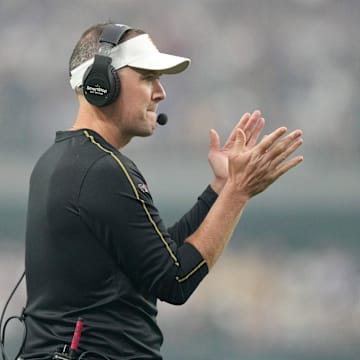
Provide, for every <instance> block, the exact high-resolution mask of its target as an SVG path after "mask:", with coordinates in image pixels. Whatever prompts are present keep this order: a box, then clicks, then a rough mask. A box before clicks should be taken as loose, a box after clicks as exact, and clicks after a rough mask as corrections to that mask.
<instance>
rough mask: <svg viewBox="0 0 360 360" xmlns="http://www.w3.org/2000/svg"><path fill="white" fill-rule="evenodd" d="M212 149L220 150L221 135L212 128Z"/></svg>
mask: <svg viewBox="0 0 360 360" xmlns="http://www.w3.org/2000/svg"><path fill="white" fill-rule="evenodd" d="M209 134H210V150H218V149H219V148H220V137H219V134H218V133H217V131H216V130H214V129H211V130H210V133H209Z"/></svg>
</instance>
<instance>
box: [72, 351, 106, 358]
mask: <svg viewBox="0 0 360 360" xmlns="http://www.w3.org/2000/svg"><path fill="white" fill-rule="evenodd" d="M88 355H95V358H96V357H99V358H103V359H104V360H110V358H108V357H107V356H106V355H104V354H102V353H99V352H96V351H90V350H89V351H84V352H83V353H82V354H81V355H80V356H79V357H78V359H77V360H82V359H86V357H87V356H88Z"/></svg>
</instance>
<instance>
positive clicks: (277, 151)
mask: <svg viewBox="0 0 360 360" xmlns="http://www.w3.org/2000/svg"><path fill="white" fill-rule="evenodd" d="M301 135H302V131H301V130H295V131H293V132H292V133H290V134H289V135H287V136H286V137H284V138H283V139H282V140H281V141H279V142H278V143H277V144H274V145H273V146H272V148H271V149H268V150H267V152H268V156H269V157H270V158H274V159H275V158H276V157H278V156H279V155H280V156H281V157H283V156H284V154H283V153H284V152H285V151H286V150H287V149H288V147H289V146H290V145H291V144H292V143H293V142H294V141H296V140H297V139H299V138H300V136H301Z"/></svg>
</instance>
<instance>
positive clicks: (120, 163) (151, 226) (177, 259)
mask: <svg viewBox="0 0 360 360" xmlns="http://www.w3.org/2000/svg"><path fill="white" fill-rule="evenodd" d="M125 162H126V161H125V160H123V159H121V158H120V157H117V156H116V155H113V156H110V155H107V156H104V157H103V158H101V159H100V160H98V161H97V162H96V163H94V164H93V166H92V167H91V169H90V170H89V171H88V173H87V175H86V178H85V179H84V181H83V184H82V188H81V192H80V195H79V210H80V215H81V219H82V220H83V221H84V222H85V224H86V226H87V227H88V228H89V230H90V231H91V232H92V233H93V234H94V236H95V237H96V238H97V239H98V241H99V242H100V243H101V244H102V246H103V247H104V248H105V249H106V251H108V253H109V254H110V255H111V257H112V258H113V259H114V261H115V262H116V264H117V266H118V267H119V271H123V272H124V273H125V274H126V275H127V276H128V277H129V278H130V279H131V280H132V282H133V283H134V285H135V286H136V287H137V288H138V289H141V291H143V292H144V293H150V294H152V295H154V296H156V297H157V298H159V299H160V300H163V301H166V302H169V303H173V304H183V303H184V302H185V301H186V300H187V299H188V298H189V297H190V295H191V294H192V293H193V291H194V290H195V289H196V288H197V286H198V285H199V283H200V282H201V280H202V279H203V278H204V277H205V276H206V274H207V273H208V267H207V264H206V262H205V260H204V259H203V258H202V256H201V255H200V253H199V252H198V251H197V249H196V248H195V247H193V246H192V245H191V244H188V243H183V240H184V238H185V237H186V234H190V233H191V232H193V231H194V229H195V228H196V227H197V226H198V225H199V223H201V219H202V218H203V217H204V214H205V212H206V208H208V207H209V206H210V204H211V201H212V199H210V198H212V196H209V194H208V193H209V190H207V191H205V194H203V195H202V196H200V199H201V200H198V204H196V205H195V206H194V207H193V208H192V209H191V210H190V211H189V212H188V213H187V214H186V215H185V216H184V217H183V218H182V219H181V220H180V221H179V222H178V223H177V224H175V225H174V226H173V227H172V228H171V229H170V231H167V229H166V227H165V226H164V224H163V221H162V220H161V218H160V215H159V213H158V210H157V208H156V207H155V206H154V204H153V201H152V198H151V195H150V193H149V191H148V189H147V186H146V183H145V181H144V179H143V177H142V175H141V174H140V173H139V171H138V169H137V168H136V167H135V166H134V165H133V166H132V165H131V163H130V164H129V163H125ZM173 236H174V238H176V241H175V240H174V239H173Z"/></svg>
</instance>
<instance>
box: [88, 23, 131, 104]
mask: <svg viewBox="0 0 360 360" xmlns="http://www.w3.org/2000/svg"><path fill="white" fill-rule="evenodd" d="M128 30H131V28H130V27H129V26H127V25H115V24H108V25H105V27H104V29H103V31H102V33H101V36H100V39H99V42H100V47H99V50H98V52H97V54H96V55H95V57H94V63H93V64H92V65H90V66H89V67H88V69H87V70H86V72H85V74H84V77H83V82H82V83H83V92H84V96H85V98H86V100H87V101H88V102H89V103H90V104H92V105H95V106H99V107H102V106H107V105H110V104H111V103H113V102H114V101H115V100H116V98H117V97H118V96H119V94H120V88H121V85H120V79H119V77H118V75H117V72H116V69H115V68H114V67H113V66H112V65H111V60H112V59H111V57H110V51H111V49H112V48H113V47H114V46H116V45H118V43H119V41H120V40H121V38H122V37H123V36H124V35H125V33H126V32H127V31H128Z"/></svg>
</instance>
